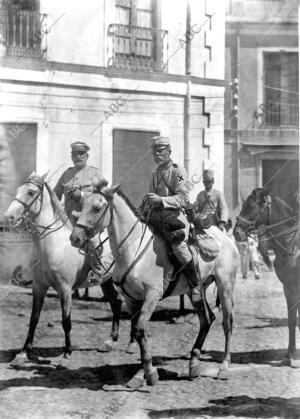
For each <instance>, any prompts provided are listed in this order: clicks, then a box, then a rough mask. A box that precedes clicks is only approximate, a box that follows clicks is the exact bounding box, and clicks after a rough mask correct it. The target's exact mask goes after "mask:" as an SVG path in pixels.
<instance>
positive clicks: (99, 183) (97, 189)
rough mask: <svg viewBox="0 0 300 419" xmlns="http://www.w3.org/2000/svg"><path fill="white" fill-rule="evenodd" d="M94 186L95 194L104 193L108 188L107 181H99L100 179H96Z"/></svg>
mask: <svg viewBox="0 0 300 419" xmlns="http://www.w3.org/2000/svg"><path fill="white" fill-rule="evenodd" d="M92 185H93V192H94V193H100V192H102V189H103V188H105V187H106V186H107V180H106V179H101V180H99V178H98V177H94V179H93V182H92Z"/></svg>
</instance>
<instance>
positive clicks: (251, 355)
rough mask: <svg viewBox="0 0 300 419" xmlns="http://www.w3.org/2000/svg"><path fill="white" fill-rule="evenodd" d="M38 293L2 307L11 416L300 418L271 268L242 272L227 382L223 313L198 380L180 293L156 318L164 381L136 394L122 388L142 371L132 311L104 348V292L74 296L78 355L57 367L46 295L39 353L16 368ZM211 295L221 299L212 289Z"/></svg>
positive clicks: (56, 314) (6, 410) (6, 401)
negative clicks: (114, 345)
mask: <svg viewBox="0 0 300 419" xmlns="http://www.w3.org/2000/svg"><path fill="white" fill-rule="evenodd" d="M30 294H31V293H30V291H29V290H22V289H17V288H16V289H15V290H13V291H11V292H10V293H9V294H8V296H7V297H6V299H5V300H4V301H3V306H2V309H1V319H2V321H1V373H0V374H1V382H0V389H1V394H0V400H1V405H0V416H1V418H3V419H5V418H7V419H8V418H9V419H14V418H21V417H22V418H85V419H88V418H104V417H114V418H115V419H118V418H145V417H152V418H165V417H169V418H172V417H173V418H218V417H226V418H235V417H239V418H244V417H250V418H275V417H280V418H281V417H289V418H298V417H300V397H299V396H300V369H295V368H289V367H282V366H280V361H281V359H282V358H283V355H284V353H285V351H286V347H287V338H288V329H287V315H286V307H285V301H284V297H283V292H282V286H281V284H280V283H279V281H278V280H277V279H276V277H275V274H274V273H273V272H263V275H262V279H261V280H255V279H254V278H253V277H252V276H251V275H250V276H249V278H248V279H247V280H246V281H245V280H242V279H241V276H240V275H239V276H238V279H237V283H236V288H235V319H234V334H233V341H232V365H231V367H230V369H229V372H228V374H227V375H226V376H224V377H222V376H221V378H219V379H218V378H216V371H217V368H218V363H219V362H220V361H221V360H222V353H223V349H224V348H223V347H224V335H223V330H222V324H221V322H222V315H221V313H218V314H217V319H216V321H215V323H214V324H213V326H212V328H211V331H210V333H209V335H208V338H207V341H206V342H205V345H204V349H205V353H204V354H203V377H200V378H198V379H196V380H193V381H190V380H189V379H188V377H187V374H188V356H189V351H190V349H191V347H192V344H193V341H194V338H193V336H194V335H195V333H196V331H197V328H196V326H195V322H196V319H195V317H193V314H192V313H191V311H190V310H188V312H189V314H188V315H187V320H188V321H186V322H185V323H184V324H169V323H168V322H167V321H168V319H170V318H171V317H172V316H173V315H176V314H177V308H178V306H179V299H178V298H169V299H167V300H166V301H163V302H161V303H160V304H159V307H158V310H157V312H156V313H155V315H154V317H153V319H152V321H151V322H150V325H151V334H152V339H153V354H154V360H155V364H156V365H157V366H158V371H159V376H160V381H159V383H158V385H157V386H155V387H148V386H146V385H144V387H142V388H141V389H140V390H139V391H135V392H130V391H127V390H126V389H125V388H123V387H122V386H120V385H121V384H124V383H126V382H127V381H128V380H129V379H130V378H131V377H132V376H133V375H134V373H135V372H136V371H137V369H138V363H139V355H138V354H135V355H129V354H127V353H126V352H125V350H126V347H127V343H128V340H129V328H130V322H129V317H128V315H127V313H126V312H125V311H124V312H123V315H122V320H121V327H120V344H119V348H118V349H117V350H115V351H114V352H112V353H100V352H97V348H98V347H99V346H100V345H101V344H102V343H103V342H104V341H105V340H106V339H107V337H108V335H109V331H110V321H111V313H110V309H109V305H108V304H107V303H100V302H98V301H97V299H98V298H99V297H101V295H100V292H99V291H98V290H97V289H95V288H93V289H92V293H91V294H92V295H93V297H92V301H87V302H86V301H82V300H75V301H74V304H73V312H72V315H73V328H72V338H73V346H74V352H73V355H72V357H73V358H72V361H71V365H70V367H69V368H68V369H67V370H61V369H56V365H57V364H58V362H59V360H60V357H61V353H62V345H63V339H64V338H63V331H62V327H61V320H60V308H59V301H58V299H57V298H54V297H53V295H54V294H50V297H49V298H47V299H46V302H45V306H44V309H43V312H42V317H41V320H40V324H39V326H38V330H37V334H36V339H35V350H34V355H35V356H36V359H35V360H34V361H33V362H32V363H26V364H25V365H24V366H23V367H20V368H18V369H16V368H12V367H10V361H11V360H12V359H13V357H14V355H15V354H16V352H17V351H19V350H20V349H21V347H22V345H23V343H24V340H25V335H26V332H27V327H28V322H29V316H30V307H31V295H30ZM208 294H209V301H210V302H211V303H213V301H214V290H213V286H212V287H211V288H210V289H209V291H208ZM96 297H98V298H96ZM188 308H190V306H188ZM186 336H188V337H189V339H185V337H186ZM298 341H299V339H298ZM16 401H17V402H16ZM105 411H106V414H105V413H104V412H105ZM25 412H26V413H25ZM107 412H110V413H109V414H108V413H107Z"/></svg>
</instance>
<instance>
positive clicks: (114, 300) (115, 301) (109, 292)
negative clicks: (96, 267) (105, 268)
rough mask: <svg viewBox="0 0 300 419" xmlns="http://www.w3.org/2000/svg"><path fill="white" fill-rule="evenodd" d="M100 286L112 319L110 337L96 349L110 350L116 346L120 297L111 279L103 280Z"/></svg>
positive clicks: (100, 350) (101, 350) (120, 304)
mask: <svg viewBox="0 0 300 419" xmlns="http://www.w3.org/2000/svg"><path fill="white" fill-rule="evenodd" d="M101 288H102V291H103V294H104V296H105V297H106V298H107V300H108V301H109V304H110V307H111V310H112V313H113V321H112V327H111V333H110V338H109V339H107V340H106V341H105V342H104V344H103V345H102V346H101V347H100V348H98V351H99V352H110V351H112V350H113V349H115V348H116V346H117V342H118V337H119V323H120V314H121V306H122V299H121V297H120V294H119V293H118V292H117V290H116V288H115V286H114V283H113V280H112V279H109V280H107V281H105V282H104V283H103V284H102V285H101Z"/></svg>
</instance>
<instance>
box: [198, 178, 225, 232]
mask: <svg viewBox="0 0 300 419" xmlns="http://www.w3.org/2000/svg"><path fill="white" fill-rule="evenodd" d="M214 182H215V179H214V172H213V171H212V170H204V172H203V184H204V187H205V190H204V191H201V192H200V193H199V194H198V195H197V198H196V202H195V212H196V213H200V214H202V215H204V216H209V218H210V220H211V225H215V226H218V227H219V228H220V229H221V230H223V231H224V232H225V224H227V222H228V208H227V204H226V201H225V197H224V195H223V193H222V192H221V191H217V190H216V189H213V184H214Z"/></svg>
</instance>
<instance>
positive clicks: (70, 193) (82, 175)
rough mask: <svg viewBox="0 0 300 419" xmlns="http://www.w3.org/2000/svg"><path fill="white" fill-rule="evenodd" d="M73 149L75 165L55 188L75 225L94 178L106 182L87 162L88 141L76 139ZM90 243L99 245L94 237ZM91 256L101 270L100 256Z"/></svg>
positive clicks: (76, 294)
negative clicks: (77, 214)
mask: <svg viewBox="0 0 300 419" xmlns="http://www.w3.org/2000/svg"><path fill="white" fill-rule="evenodd" d="M71 149H72V152H71V157H72V161H73V163H74V167H69V169H67V170H66V171H65V172H64V173H63V174H62V175H61V177H60V179H59V180H58V182H57V184H56V186H55V188H54V192H55V193H56V195H57V197H58V199H59V200H61V199H62V196H64V200H65V211H66V214H67V215H68V217H69V219H70V221H71V223H72V224H73V225H74V224H75V223H76V220H77V217H76V213H78V212H81V210H82V203H83V198H84V195H86V194H90V193H91V192H92V191H93V180H94V179H97V180H99V181H101V182H105V180H104V178H103V176H102V174H101V173H100V172H99V170H98V169H96V167H93V166H89V165H88V164H87V160H88V157H89V155H88V151H89V149H90V147H89V146H88V145H87V144H86V143H84V142H83V141H76V142H74V143H72V144H71ZM90 245H91V247H94V248H95V247H97V246H98V242H97V241H96V240H95V239H92V240H91V241H90ZM93 254H94V252H93ZM94 256H95V255H94ZM91 257H92V262H93V267H94V268H97V270H98V269H99V270H100V266H99V261H98V257H93V256H91ZM75 296H78V291H77V292H75ZM85 297H88V289H86V290H85Z"/></svg>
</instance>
